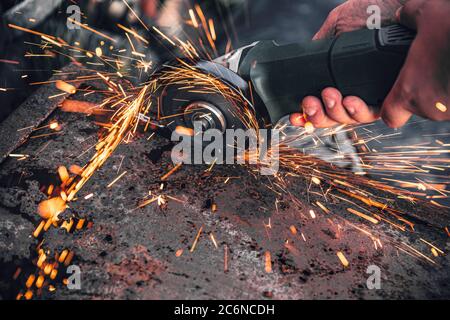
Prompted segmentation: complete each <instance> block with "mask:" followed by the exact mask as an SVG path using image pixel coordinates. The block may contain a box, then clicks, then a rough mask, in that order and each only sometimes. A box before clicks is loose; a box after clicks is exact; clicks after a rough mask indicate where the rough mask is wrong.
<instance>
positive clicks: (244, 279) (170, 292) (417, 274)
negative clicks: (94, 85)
mask: <svg viewBox="0 0 450 320" xmlns="http://www.w3.org/2000/svg"><path fill="white" fill-rule="evenodd" d="M52 90H53V88H52V86H48V87H43V88H42V89H41V90H40V91H38V93H37V95H36V96H34V97H30V100H29V101H28V102H27V103H25V104H24V106H23V107H22V108H19V109H18V111H17V113H16V115H13V117H16V119H20V120H18V121H17V125H16V127H14V124H13V123H12V122H11V121H10V122H9V124H8V125H7V126H6V127H4V126H3V125H2V127H1V128H0V132H2V135H8V134H9V135H11V134H13V132H14V131H15V130H17V128H18V127H22V126H29V125H32V124H36V117H35V115H34V114H29V113H28V112H27V110H29V106H30V105H33V104H34V103H32V102H33V101H38V102H39V101H41V102H42V103H44V101H46V98H47V96H48V94H49V92H51V91H52ZM75 98H77V99H85V100H86V99H89V100H91V101H95V99H98V98H99V97H96V96H95V95H90V96H88V97H83V95H78V96H76V97H75ZM53 103H56V102H55V101H53ZM53 109H54V108H53V107H50V108H48V109H47V110H53ZM45 114H46V115H47V114H50V113H45ZM55 119H56V120H57V121H58V122H59V123H61V124H62V125H63V128H64V130H63V132H62V134H58V135H53V136H49V137H44V138H39V139H30V140H28V141H26V142H24V143H21V145H20V146H19V147H18V148H16V149H15V150H14V152H16V153H20V154H28V155H30V158H28V159H27V160H25V161H18V160H17V159H14V158H7V159H6V160H5V161H4V162H3V163H2V164H1V166H0V270H1V273H0V274H1V279H0V297H1V298H13V297H14V296H15V294H16V293H17V291H15V290H17V289H18V288H17V287H16V285H14V284H12V283H13V281H12V279H11V276H12V273H13V272H14V270H15V269H16V267H17V266H19V265H20V266H24V265H26V264H27V261H30V260H31V259H33V258H35V256H36V254H35V253H34V250H35V247H36V244H37V240H36V239H34V238H32V237H31V236H30V234H31V233H32V231H33V229H34V227H35V225H36V224H37V222H38V221H39V216H38V215H37V213H36V212H37V211H36V208H37V205H38V203H39V201H41V200H43V199H44V198H45V195H44V194H43V193H42V192H41V191H40V187H41V186H43V185H48V184H50V183H55V182H56V181H57V179H58V178H57V175H56V169H57V167H58V166H60V165H65V166H70V165H72V164H78V165H80V166H83V165H84V164H85V163H86V162H87V161H88V160H89V158H90V156H92V154H93V152H94V151H93V150H92V149H90V147H91V146H93V145H94V144H95V142H96V139H97V134H98V130H99V127H98V126H97V125H96V124H95V123H94V119H93V118H89V117H87V116H85V115H81V114H71V113H63V112H61V111H60V110H58V109H55V110H54V111H53V112H52V113H51V114H50V116H49V117H48V118H47V120H46V121H51V120H55ZM148 136H149V134H148V133H146V134H141V135H140V136H138V137H136V138H135V139H134V140H133V141H131V142H130V143H128V144H123V145H121V146H120V147H119V148H118V150H117V151H116V152H115V153H114V154H113V156H112V157H111V158H110V159H109V160H108V161H107V163H106V164H105V165H104V167H103V168H101V169H100V170H99V172H97V173H96V174H95V175H94V177H93V178H92V180H91V181H90V182H89V183H88V184H87V185H86V186H85V187H84V188H83V190H82V191H81V192H80V194H79V200H78V201H76V202H73V203H71V205H70V207H71V208H70V210H68V211H67V212H65V213H64V215H63V216H62V217H63V218H68V217H70V216H71V215H78V216H81V217H87V218H88V219H90V220H91V221H92V222H93V225H92V228H90V229H86V230H82V231H76V232H74V233H73V234H67V233H66V232H65V231H64V230H61V229H54V228H51V229H50V230H49V232H47V233H46V234H45V235H44V247H45V248H46V249H49V250H54V249H57V250H58V251H61V250H62V249H65V248H70V249H71V250H74V251H75V258H74V260H73V263H74V264H77V265H79V266H80V268H81V270H82V275H81V276H82V287H81V290H68V289H67V288H66V287H65V286H63V285H62V284H61V285H59V286H58V287H57V289H56V291H54V292H48V291H46V290H43V292H42V295H41V298H46V299H348V298H350V299H362V298H366V299H386V298H390V299H411V298H426V299H436V298H450V288H449V274H450V271H449V270H450V269H449V266H450V265H449V259H448V256H444V257H439V258H436V262H437V264H436V265H432V264H430V263H428V262H425V261H423V260H418V259H417V258H414V257H411V256H409V255H407V254H405V253H403V252H400V251H398V250H397V249H396V248H394V247H393V246H392V245H389V241H387V240H388V239H393V240H395V241H397V242H404V243H406V244H409V245H412V246H414V247H416V248H419V249H421V250H422V251H426V250H429V247H428V246H426V245H425V244H424V243H423V242H421V241H420V240H419V239H420V238H421V237H423V238H426V239H428V240H429V241H432V242H433V243H436V244H437V245H438V246H439V247H440V248H441V249H443V250H444V251H446V252H447V251H448V250H450V243H449V240H448V239H449V238H448V237H447V236H446V235H445V234H444V233H442V232H437V230H440V228H442V227H443V226H444V225H445V224H446V223H448V221H449V219H448V217H449V213H448V212H447V211H445V210H442V211H441V212H438V211H437V210H436V209H435V208H433V209H430V208H429V207H425V206H420V205H412V204H410V203H409V202H406V201H404V200H398V202H397V203H396V206H397V208H401V209H403V210H404V211H406V212H411V219H414V222H415V223H416V231H415V232H414V233H411V232H399V231H397V230H396V229H393V228H391V227H389V226H387V225H377V226H373V227H372V226H371V227H370V228H371V229H372V230H373V231H374V232H377V233H379V234H380V235H381V236H382V239H383V240H385V241H383V243H384V244H385V245H384V247H383V249H382V250H380V249H378V250H376V249H375V248H374V246H373V243H372V241H371V240H370V239H369V238H368V237H367V236H365V235H363V234H362V233H361V232H359V231H357V230H356V229H354V228H350V227H348V226H346V225H345V224H343V223H342V218H346V219H348V220H349V221H351V222H353V223H355V224H356V225H358V226H363V227H368V226H367V224H365V223H362V221H361V220H359V219H358V218H355V216H351V215H350V214H348V213H346V210H345V206H343V205H342V204H329V205H328V207H329V209H330V210H331V213H330V214H325V213H317V217H316V219H312V218H311V217H310V215H309V214H308V212H309V209H310V207H309V205H308V203H310V202H313V201H316V200H322V199H321V198H319V197H318V196H315V195H314V194H308V192H307V188H308V187H307V186H308V183H309V182H308V181H306V180H302V179H296V180H293V181H291V182H292V185H293V186H292V192H293V193H294V194H295V195H296V196H297V197H298V199H300V200H301V201H302V202H304V206H303V208H298V207H297V206H294V205H293V204H292V203H291V202H290V201H289V199H288V198H284V197H281V198H280V197H279V199H280V201H279V202H278V203H277V208H276V207H275V195H274V193H273V192H272V191H271V190H269V189H268V188H267V180H266V178H262V179H255V176H254V175H253V174H250V173H249V172H248V171H247V170H246V169H245V168H242V167H233V166H216V167H214V169H213V170H212V172H211V173H207V172H205V169H206V168H207V167H204V166H184V167H183V168H182V169H181V170H180V171H178V172H177V173H175V174H174V175H173V176H171V177H170V179H169V180H168V182H167V184H166V188H165V191H164V193H165V194H168V195H171V196H173V197H176V198H177V199H181V200H183V202H182V203H181V202H177V201H171V200H169V202H168V204H167V207H166V208H164V209H163V208H160V207H158V206H157V205H156V204H152V205H149V206H146V207H144V208H141V209H136V207H137V206H138V204H139V202H140V201H141V200H142V199H144V198H146V197H148V194H149V190H151V191H152V192H153V194H158V193H159V192H160V191H159V187H160V183H161V181H160V178H161V176H163V175H164V174H165V173H166V172H167V171H168V170H169V169H170V168H171V161H170V147H171V145H170V143H169V142H168V141H167V140H166V139H164V138H162V137H159V136H154V137H153V138H152V139H150V140H149V141H147V138H148ZM2 137H3V136H2ZM11 140H13V139H11ZM12 142H13V141H10V145H12ZM2 144H3V143H2ZM2 150H9V149H6V148H5V147H4V146H2ZM86 150H88V151H86ZM123 171H127V172H128V173H127V174H126V175H125V176H124V177H123V178H122V179H121V180H119V181H118V182H117V183H116V184H114V185H113V186H112V187H111V188H107V185H108V184H109V183H110V182H111V181H112V180H113V179H114V178H115V177H117V176H118V175H119V173H120V172H123ZM227 177H231V179H230V180H229V182H228V183H226V184H225V180H226V179H227ZM89 193H94V197H92V198H91V199H89V200H84V199H83V197H84V196H85V195H87V194H89ZM316 197H317V198H316ZM213 202H214V203H217V207H218V210H217V212H212V210H211V203H213ZM269 218H270V221H271V228H265V227H264V225H265V224H268V222H269ZM291 225H294V226H296V228H297V229H298V230H299V232H302V233H303V234H304V236H305V240H306V241H304V239H303V238H302V237H301V236H300V234H297V235H293V234H292V233H290V232H289V227H290V226H291ZM202 226H203V232H202V234H201V236H200V238H199V241H198V244H197V246H196V248H195V250H194V251H193V252H190V250H189V249H190V248H191V245H192V243H193V241H194V238H195V237H196V234H197V232H198V230H199V228H200V227H202ZM210 232H212V233H213V234H214V236H215V238H216V239H217V244H218V247H217V248H216V247H215V246H214V244H213V242H212V241H211V239H210V237H209V233H210ZM287 240H288V244H286V241H287ZM226 248H227V249H226ZM179 249H183V254H182V255H181V256H180V257H177V256H176V255H175V252H176V251H177V250H179ZM225 250H228V251H227V252H228V264H227V266H228V271H227V272H226V271H225V270H224V252H225ZM266 251H270V252H271V257H272V262H273V272H272V273H266V272H265V269H264V252H266ZM337 251H342V252H344V254H345V255H346V257H347V259H348V260H349V262H350V266H349V267H348V268H343V266H342V264H341V263H340V262H339V260H338V258H337V256H336V252H337ZM373 264H374V265H377V266H379V267H380V268H381V272H382V282H381V286H382V287H381V289H380V290H369V289H367V287H366V280H367V277H368V275H367V274H366V269H367V267H368V266H369V265H373ZM24 268H25V267H24Z"/></svg>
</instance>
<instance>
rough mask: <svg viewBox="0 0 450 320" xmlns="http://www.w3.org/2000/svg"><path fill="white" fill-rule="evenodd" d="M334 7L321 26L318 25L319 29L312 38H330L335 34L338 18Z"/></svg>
mask: <svg viewBox="0 0 450 320" xmlns="http://www.w3.org/2000/svg"><path fill="white" fill-rule="evenodd" d="M338 8H339V7H338ZM336 9H337V8H336ZM336 9H334V10H333V11H331V12H330V14H329V15H328V17H327V19H326V20H325V22H324V23H323V25H322V27H320V29H319V31H317V33H316V34H315V35H314V37H313V40H320V39H325V38H331V37H333V36H335V35H336V24H337V19H338V13H337V10H336Z"/></svg>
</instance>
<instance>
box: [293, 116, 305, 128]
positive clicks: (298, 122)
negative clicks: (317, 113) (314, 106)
mask: <svg viewBox="0 0 450 320" xmlns="http://www.w3.org/2000/svg"><path fill="white" fill-rule="evenodd" d="M289 121H290V122H291V125H293V126H295V127H303V126H304V125H305V123H306V119H305V116H304V115H303V114H302V113H293V114H291V115H290V116H289Z"/></svg>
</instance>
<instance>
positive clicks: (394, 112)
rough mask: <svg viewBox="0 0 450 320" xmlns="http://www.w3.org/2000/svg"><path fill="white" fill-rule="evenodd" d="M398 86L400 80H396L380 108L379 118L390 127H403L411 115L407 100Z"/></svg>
mask: <svg viewBox="0 0 450 320" xmlns="http://www.w3.org/2000/svg"><path fill="white" fill-rule="evenodd" d="M399 79H400V78H399ZM400 88H401V84H400V80H397V83H396V84H395V85H394V87H393V88H392V90H391V92H390V93H389V95H388V96H387V97H386V99H385V100H384V103H383V107H382V108H381V118H382V119H383V121H384V122H385V123H386V124H387V125H388V126H389V127H391V128H400V127H403V126H404V125H405V124H406V123H407V122H408V120H409V118H411V116H412V113H411V112H410V111H408V109H407V106H406V104H407V102H405V101H407V100H406V99H404V98H403V95H402V92H401V89H400Z"/></svg>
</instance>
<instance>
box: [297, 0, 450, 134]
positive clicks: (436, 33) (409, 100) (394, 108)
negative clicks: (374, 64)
mask: <svg viewBox="0 0 450 320" xmlns="http://www.w3.org/2000/svg"><path fill="white" fill-rule="evenodd" d="M379 2H382V3H381V6H383V5H386V6H388V7H385V10H383V8H382V10H381V12H382V13H383V12H384V15H382V22H383V21H388V22H389V20H390V18H389V15H390V14H392V16H393V17H395V19H396V20H397V21H398V22H400V23H402V24H404V25H406V26H407V27H410V28H413V29H417V30H418V34H417V37H416V39H415V40H414V42H413V44H412V46H411V49H410V52H409V54H408V57H407V59H406V62H405V65H404V67H403V68H402V70H401V72H400V74H399V77H398V79H397V81H396V83H395V84H394V87H393V88H392V90H391V92H390V93H389V95H388V96H387V98H386V99H385V101H384V103H383V106H382V108H381V112H380V113H379V114H378V113H376V112H374V111H373V110H372V109H371V108H370V107H368V106H367V105H366V104H365V103H364V101H362V100H361V99H360V98H358V97H354V96H349V97H345V98H344V97H342V95H341V93H340V92H339V91H338V90H337V89H335V88H326V89H325V90H323V92H322V96H321V98H322V100H320V99H319V98H317V97H306V98H304V100H303V102H302V106H303V112H304V114H305V115H304V116H303V115H301V114H293V115H291V123H292V124H293V125H302V124H304V123H305V120H304V119H305V118H306V120H307V121H310V122H311V123H313V125H314V126H315V127H318V128H322V127H332V126H334V125H336V124H357V123H369V122H373V121H375V120H376V119H378V118H379V117H380V116H381V117H382V118H383V120H384V121H385V122H386V124H387V125H389V126H390V127H395V128H398V127H401V126H403V125H404V124H405V123H406V122H407V121H408V119H409V118H410V117H411V115H412V114H416V115H419V116H422V117H425V118H429V119H432V120H450V113H449V112H447V110H446V109H447V107H446V106H448V103H449V101H448V100H449V98H448V93H449V91H450V90H449V89H450V86H449V85H450V81H449V78H450V61H449V58H448V57H449V56H450V41H449V39H450V37H449V35H450V23H449V21H448V18H447V17H448V15H449V13H450V2H449V1H446V0H410V1H407V2H406V4H405V6H404V7H403V8H402V9H399V10H397V9H398V8H395V3H397V5H399V3H400V2H399V1H397V0H393V1H379ZM369 3H371V4H373V3H374V2H373V1H366V0H350V1H348V2H346V3H345V4H344V5H341V6H339V7H337V8H336V9H335V10H333V12H332V13H330V15H329V17H328V18H327V21H326V22H325V24H324V26H323V27H322V28H321V29H320V30H319V32H318V34H317V35H316V36H315V38H321V37H326V36H333V35H336V34H339V33H340V32H346V31H350V30H352V29H353V28H360V27H364V26H365V24H366V19H367V14H365V12H366V9H367V6H368V5H369ZM358 4H359V6H358ZM349 10H353V11H349ZM393 12H396V13H397V14H395V13H393ZM387 13H389V14H387ZM362 17H364V19H362Z"/></svg>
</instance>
